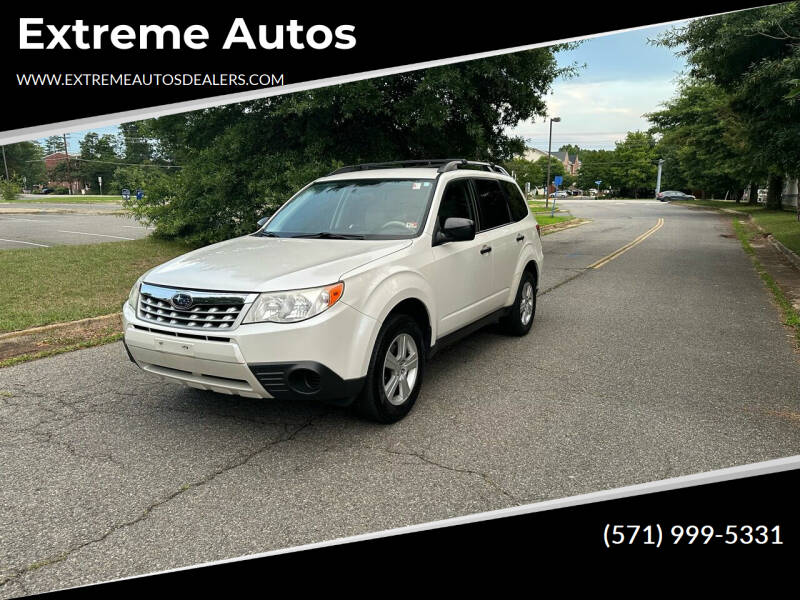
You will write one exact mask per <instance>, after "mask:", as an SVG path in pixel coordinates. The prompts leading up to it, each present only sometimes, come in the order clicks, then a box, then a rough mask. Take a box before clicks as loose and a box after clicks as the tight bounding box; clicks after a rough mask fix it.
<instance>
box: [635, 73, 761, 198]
mask: <svg viewBox="0 0 800 600" xmlns="http://www.w3.org/2000/svg"><path fill="white" fill-rule="evenodd" d="M646 116H647V118H648V119H649V120H650V121H651V122H652V123H653V125H654V126H653V128H652V129H651V132H655V133H660V134H661V136H662V137H661V139H660V140H659V143H658V153H659V154H661V153H663V154H666V155H668V156H669V158H667V157H665V156H660V157H661V158H664V159H665V169H666V171H667V172H669V173H670V177H674V178H675V179H676V180H681V181H683V182H685V184H684V186H683V187H688V188H691V189H696V190H702V191H703V195H704V196H705V195H706V194H710V195H711V196H712V197H713V196H715V195H716V196H722V195H725V194H728V193H730V192H732V193H733V195H735V196H736V197H737V198H738V197H739V194H740V193H741V191H742V190H743V188H744V187H745V186H746V185H747V184H748V183H749V182H750V181H751V180H752V179H753V178H754V177H758V175H759V174H758V173H756V172H755V171H754V169H753V168H752V161H751V160H750V159H749V157H748V152H749V150H750V149H749V148H748V147H747V143H746V132H745V131H744V128H743V127H742V124H741V120H740V119H739V118H738V116H737V115H736V113H735V112H734V111H733V109H732V108H731V105H730V98H729V96H728V94H727V93H726V92H725V91H724V90H723V89H721V88H720V87H719V86H717V85H715V84H714V83H712V82H709V81H704V80H699V81H698V80H694V79H687V80H685V81H684V82H683V83H682V85H681V87H680V91H679V94H678V95H677V96H676V97H675V98H673V99H672V100H670V101H668V102H666V103H665V104H664V109H663V110H661V111H657V112H653V113H650V114H648V115H646ZM670 183H672V181H670V180H668V182H665V184H666V185H669V184H670ZM672 187H673V186H672V185H669V188H672ZM664 189H668V188H664Z"/></svg>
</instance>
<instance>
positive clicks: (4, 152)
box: [3, 146, 8, 180]
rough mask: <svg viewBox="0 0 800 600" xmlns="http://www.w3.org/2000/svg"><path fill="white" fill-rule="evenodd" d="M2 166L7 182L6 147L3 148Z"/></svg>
mask: <svg viewBox="0 0 800 600" xmlns="http://www.w3.org/2000/svg"><path fill="white" fill-rule="evenodd" d="M3 166H4V167H5V168H6V180H8V163H7V162H6V147H5V146H3Z"/></svg>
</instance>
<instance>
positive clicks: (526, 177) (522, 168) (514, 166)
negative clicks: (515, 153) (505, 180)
mask: <svg viewBox="0 0 800 600" xmlns="http://www.w3.org/2000/svg"><path fill="white" fill-rule="evenodd" d="M543 164H545V161H542V160H538V161H530V160H525V159H524V158H515V159H512V160H510V161H508V162H506V163H505V164H504V165H503V166H504V167H505V169H506V171H508V172H509V173H513V174H514V176H515V177H516V178H517V182H518V183H519V185H520V187H521V188H523V189H524V188H525V183H526V182H527V183H530V184H531V187H541V186H543V185H544V179H545V172H544V170H543V168H542V165H543Z"/></svg>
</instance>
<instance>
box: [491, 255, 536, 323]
mask: <svg viewBox="0 0 800 600" xmlns="http://www.w3.org/2000/svg"><path fill="white" fill-rule="evenodd" d="M536 291H537V290H536V277H534V275H533V274H532V273H531V272H530V271H523V273H522V277H521V278H520V281H519V288H517V297H516V299H515V300H514V304H512V305H511V308H510V310H509V313H508V314H507V315H506V316H505V317H503V318H502V319H501V320H500V325H501V326H502V328H503V329H504V330H505V332H506V333H509V334H511V335H520V336H521V335H525V334H526V333H528V332H529V331H530V330H531V326H532V325H533V318H534V317H535V316H536Z"/></svg>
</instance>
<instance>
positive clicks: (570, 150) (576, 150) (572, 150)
mask: <svg viewBox="0 0 800 600" xmlns="http://www.w3.org/2000/svg"><path fill="white" fill-rule="evenodd" d="M558 151H559V152H566V153H567V154H570V155H573V154H580V152H581V147H580V146H576V145H574V144H564V145H563V146H561V147H560V148H559V149H558Z"/></svg>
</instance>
